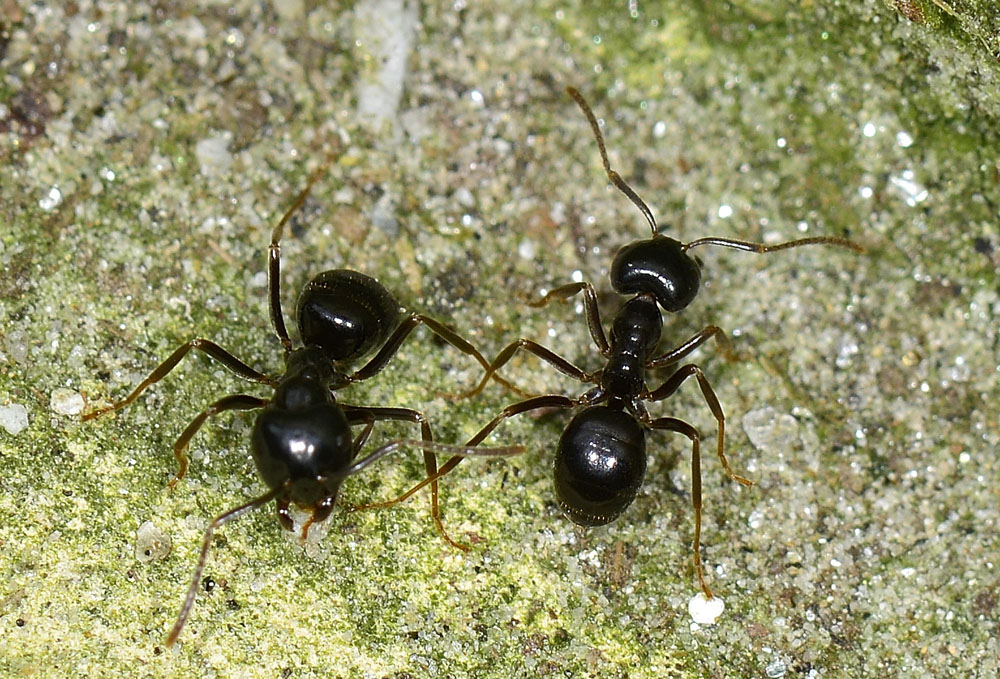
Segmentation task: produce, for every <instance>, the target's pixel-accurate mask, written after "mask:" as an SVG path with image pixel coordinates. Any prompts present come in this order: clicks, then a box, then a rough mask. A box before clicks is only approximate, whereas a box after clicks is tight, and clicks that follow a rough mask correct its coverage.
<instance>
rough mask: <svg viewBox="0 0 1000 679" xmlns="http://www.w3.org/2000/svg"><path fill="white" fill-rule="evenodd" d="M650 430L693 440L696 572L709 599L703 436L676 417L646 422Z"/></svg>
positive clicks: (692, 468)
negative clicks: (704, 559) (704, 544)
mask: <svg viewBox="0 0 1000 679" xmlns="http://www.w3.org/2000/svg"><path fill="white" fill-rule="evenodd" d="M646 425H647V426H648V427H649V428H650V429H659V430H665V431H674V432H677V433H678V434H683V435H684V436H687V437H688V438H689V439H691V506H692V507H693V508H694V571H695V573H696V574H697V575H698V582H699V584H701V591H703V592H704V593H705V596H706V597H708V598H709V599H711V598H712V590H711V589H709V588H708V583H706V582H705V567H704V565H703V564H702V561H701V450H700V444H699V442H700V440H701V436H699V434H698V430H697V429H695V428H694V427H692V426H691V425H690V424H688V423H687V422H685V421H683V420H678V419H677V418H674V417H658V418H656V419H655V420H652V421H649V422H646Z"/></svg>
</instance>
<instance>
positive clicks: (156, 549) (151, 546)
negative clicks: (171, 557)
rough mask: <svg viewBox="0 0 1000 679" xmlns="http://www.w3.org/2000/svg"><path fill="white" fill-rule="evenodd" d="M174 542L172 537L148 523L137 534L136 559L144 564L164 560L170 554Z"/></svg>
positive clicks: (140, 527)
mask: <svg viewBox="0 0 1000 679" xmlns="http://www.w3.org/2000/svg"><path fill="white" fill-rule="evenodd" d="M171 547H173V541H172V540H171V539H170V535H168V534H167V533H166V532H164V531H163V530H161V529H160V528H157V526H156V524H154V523H153V522H152V521H146V522H145V523H143V524H142V525H141V526H139V529H138V530H137V531H136V532H135V558H136V559H138V560H139V561H140V562H142V563H148V562H150V561H157V560H159V559H163V558H165V557H166V556H167V554H169V553H170V548H171Z"/></svg>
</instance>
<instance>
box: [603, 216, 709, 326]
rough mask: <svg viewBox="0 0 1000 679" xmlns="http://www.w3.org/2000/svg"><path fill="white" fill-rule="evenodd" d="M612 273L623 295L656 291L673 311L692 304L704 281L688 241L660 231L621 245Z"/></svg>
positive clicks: (656, 296)
mask: <svg viewBox="0 0 1000 679" xmlns="http://www.w3.org/2000/svg"><path fill="white" fill-rule="evenodd" d="M610 276H611V287H612V288H614V290H615V292H617V293H618V294H619V295H639V294H643V293H646V294H649V295H652V296H653V298H654V299H656V302H657V303H658V304H659V305H660V306H661V307H663V309H664V311H669V312H671V313H676V312H678V311H680V310H681V309H683V308H684V307H686V306H687V305H688V304H690V303H691V301H692V300H693V299H694V298H695V296H696V295H697V294H698V287H699V286H700V285H701V269H700V268H699V266H698V262H697V260H695V259H694V258H693V257H691V256H690V255H689V254H687V252H685V248H684V244H683V243H681V242H680V241H678V240H674V239H673V238H668V237H666V236H659V235H657V236H654V237H653V238H649V239H647V240H637V241H634V242H632V243H629V244H628V245H626V246H624V247H623V248H621V249H620V250H619V251H618V254H616V255H615V258H614V260H613V261H612V262H611V271H610Z"/></svg>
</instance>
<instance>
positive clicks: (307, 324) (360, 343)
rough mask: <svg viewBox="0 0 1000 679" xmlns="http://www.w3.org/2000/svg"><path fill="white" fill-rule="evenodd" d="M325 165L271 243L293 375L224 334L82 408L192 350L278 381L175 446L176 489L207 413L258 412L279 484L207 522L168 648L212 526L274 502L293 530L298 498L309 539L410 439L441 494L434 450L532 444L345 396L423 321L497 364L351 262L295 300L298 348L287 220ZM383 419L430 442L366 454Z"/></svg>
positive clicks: (261, 453)
mask: <svg viewBox="0 0 1000 679" xmlns="http://www.w3.org/2000/svg"><path fill="white" fill-rule="evenodd" d="M325 171H326V164H324V166H322V167H320V168H319V169H318V170H317V171H315V172H314V173H313V174H312V176H311V177H310V179H309V182H308V184H307V186H306V188H305V189H304V190H303V191H302V192H301V193H300V194H299V195H298V197H297V198H296V199H295V201H294V202H293V204H292V206H291V207H290V208H289V209H288V211H287V212H286V213H285V214H284V216H283V217H282V219H281V221H280V222H278V224H277V226H275V227H274V230H273V232H272V234H271V244H270V246H269V247H268V269H267V273H268V277H267V281H268V298H269V305H270V316H271V325H272V326H273V328H274V333H275V334H276V335H277V337H278V340H279V341H280V342H281V344H282V346H283V347H284V350H285V371H284V373H283V374H281V375H280V376H277V377H272V376H269V375H265V374H263V373H260V372H257V371H256V370H254V369H253V368H251V367H250V366H248V365H247V364H246V363H244V362H243V361H241V360H240V359H238V358H236V357H235V356H233V355H232V354H231V353H229V352H228V351H226V350H225V349H223V348H221V347H220V346H218V345H217V344H215V343H214V342H211V341H209V340H206V339H201V338H197V339H193V340H190V341H188V342H186V343H185V344H182V345H181V346H180V347H179V348H178V349H177V350H176V351H174V353H172V354H171V355H170V356H169V357H168V358H167V360H165V361H164V362H163V363H161V364H160V365H159V366H158V367H157V368H156V369H155V370H153V372H151V373H150V374H149V376H148V377H147V378H146V379H145V380H143V381H142V382H141V383H140V384H139V386H138V387H136V388H135V389H134V390H133V391H132V393H131V394H129V395H128V396H127V397H125V398H124V399H122V400H121V401H118V402H117V403H114V404H112V405H109V406H106V407H104V408H100V409H98V410H94V411H91V412H90V413H87V414H86V415H84V416H83V419H84V420H91V419H94V418H95V417H98V416H100V415H103V414H105V413H108V412H112V411H116V410H121V409H122V408H124V407H126V406H128V405H129V404H130V403H132V402H133V401H135V400H136V398H137V397H138V396H139V394H141V393H142V392H143V391H144V390H145V389H146V388H147V387H149V386H150V385H152V384H155V383H156V382H158V381H160V380H161V379H163V378H164V377H165V376H166V375H167V374H168V373H169V372H170V371H171V370H173V369H174V367H176V366H177V364H178V363H179V362H180V361H181V359H183V358H184V356H186V355H187V353H188V352H189V351H191V350H192V349H196V350H198V351H201V352H203V353H205V354H207V355H208V356H210V357H211V358H213V359H215V360H217V361H219V362H220V363H221V364H222V365H223V366H225V367H226V368H228V369H229V370H230V371H231V372H233V373H235V374H236V375H237V376H238V377H241V378H243V379H245V380H248V381H250V382H258V383H261V384H266V385H268V386H269V387H272V388H273V389H274V394H273V395H272V396H271V398H258V397H256V396H250V395H248V394H234V395H230V396H226V397H224V398H221V399H219V400H218V401H215V402H214V403H212V404H211V405H209V406H208V407H207V408H206V409H205V410H203V411H202V412H201V413H200V414H199V415H198V416H197V417H195V418H194V420H192V421H191V423H190V424H188V426H187V428H186V429H184V431H183V432H182V433H181V435H180V436H179V437H178V438H177V441H176V442H175V443H174V457H175V458H176V459H177V462H178V465H179V469H178V471H177V474H176V476H175V477H174V478H173V479H172V480H171V481H170V484H169V485H170V487H173V486H174V485H175V484H176V483H177V482H178V481H179V480H180V479H182V478H183V477H184V475H185V474H186V473H187V468H188V459H187V455H186V454H185V450H186V449H187V447H188V444H189V442H190V441H191V438H192V437H193V436H194V435H195V433H196V432H197V431H198V430H199V429H200V428H201V426H202V424H204V422H205V420H206V419H208V418H209V417H212V416H213V415H217V414H219V413H221V412H224V411H227V410H256V409H260V410H261V411H260V413H259V414H258V415H257V417H256V420H255V421H254V426H253V432H252V434H251V440H250V449H251V453H252V456H253V460H254V463H255V464H256V467H257V472H258V474H259V475H260V477H261V479H262V480H263V481H264V483H265V484H266V485H267V486H268V488H269V489H270V490H268V491H267V492H266V493H264V494H263V495H261V496H259V497H256V498H254V499H253V500H250V501H249V502H246V503H244V504H242V505H240V506H238V507H235V508H233V509H230V510H227V511H225V512H223V513H222V514H219V515H218V516H217V517H215V518H214V519H213V520H212V522H211V523H210V524H209V526H208V528H207V529H206V530H205V536H204V540H203V541H202V546H201V554H200V556H199V557H198V565H197V567H196V568H195V572H194V577H193V578H192V579H191V585H190V587H189V588H188V591H187V596H186V598H185V600H184V604H183V606H182V607H181V610H180V613H179V614H178V616H177V621H176V622H175V623H174V626H173V628H172V629H171V630H170V633H169V635H168V636H167V639H166V644H167V645H168V646H171V645H173V643H174V642H175V641H176V640H177V637H178V635H180V633H181V630H182V629H183V627H184V623H185V621H186V620H187V617H188V614H189V613H190V611H191V607H192V605H193V604H194V599H195V595H196V593H197V591H198V584H199V582H200V580H201V575H202V572H203V570H204V567H205V561H206V558H207V556H208V550H209V547H210V545H211V542H212V535H213V533H214V532H215V530H217V529H218V528H219V527H221V526H222V525H223V524H225V523H227V522H228V521H230V520H232V519H235V518H237V517H239V516H242V515H243V514H246V513H247V512H249V511H251V510H254V509H257V508H258V507H261V506H263V505H265V504H267V503H268V502H270V501H271V500H274V501H275V503H276V505H277V511H278V521H279V522H280V523H281V525H282V526H283V527H284V528H285V529H287V530H289V531H290V530H292V529H293V521H292V517H291V515H290V512H289V505H290V504H293V503H294V504H295V505H297V506H299V507H302V508H303V509H305V510H307V511H308V512H310V516H309V518H308V519H307V520H306V521H305V522H304V523H303V525H302V533H301V535H302V539H303V540H304V539H305V538H306V536H307V534H308V531H309V527H310V526H311V525H312V524H313V523H315V522H318V521H322V520H324V519H325V518H327V516H329V514H330V512H331V511H332V510H333V506H334V503H335V501H336V499H337V493H338V491H339V489H340V484H341V483H342V482H343V481H344V480H345V479H346V478H348V477H349V476H353V475H355V474H357V473H358V472H360V471H361V470H363V469H365V468H366V467H368V466H369V465H371V464H372V463H374V462H376V461H377V460H380V459H381V458H383V457H385V456H386V455H389V454H391V453H393V452H395V451H397V450H399V449H400V448H402V447H404V446H415V447H419V448H422V449H423V450H424V462H425V466H426V468H427V475H428V477H431V484H432V485H433V486H434V487H435V490H434V491H433V492H434V495H435V498H436V485H437V479H436V476H435V474H436V467H437V464H436V458H435V456H434V452H435V451H436V452H439V453H442V452H443V453H450V454H461V455H463V456H466V455H477V456H501V455H515V454H518V453H520V452H523V448H521V447H516V446H515V447H506V448H479V449H477V448H473V447H471V446H449V445H445V444H440V443H436V442H434V441H433V437H432V435H431V427H430V424H429V422H428V421H427V418H426V417H425V416H424V415H423V414H422V413H421V412H420V411H418V410H412V409H410V408H386V407H374V406H355V405H347V404H344V403H338V402H337V400H336V398H335V396H334V392H335V391H337V390H338V389H342V388H343V387H346V386H347V385H349V384H353V383H355V382H361V381H362V380H366V379H368V378H370V377H373V376H374V375H376V374H377V373H379V372H380V371H381V370H382V369H383V368H384V367H385V366H386V364H387V363H388V362H389V360H390V359H391V358H392V357H393V356H394V355H395V354H396V352H397V351H398V349H399V347H400V345H401V344H402V343H403V341H404V340H405V339H406V338H407V336H409V334H410V333H411V332H412V331H413V330H414V329H415V328H416V327H417V326H420V325H425V326H427V327H428V328H429V329H430V330H431V331H432V332H433V333H434V334H435V335H437V336H438V337H440V338H441V339H442V340H444V341H445V342H447V343H448V344H450V345H451V346H453V347H455V348H456V349H458V350H459V351H462V352H464V353H466V354H469V355H470V356H473V357H474V358H475V359H476V360H477V361H478V362H479V363H480V365H482V366H483V368H484V369H486V370H488V369H489V363H487V361H486V359H485V358H484V357H483V356H482V355H481V354H480V353H479V351H478V350H477V349H476V348H475V347H474V346H473V345H472V344H471V343H469V342H468V341H467V340H465V339H463V338H462V337H461V336H459V335H458V334H457V333H456V332H455V331H453V330H451V329H450V328H448V327H446V326H444V325H442V324H441V323H440V322H438V321H436V320H434V319H433V318H429V317H427V316H423V315H420V314H416V313H411V314H409V315H407V316H405V317H402V318H401V307H400V305H399V303H398V302H397V301H396V300H395V298H394V297H393V296H392V294H391V293H390V292H389V291H388V290H386V289H385V287H383V286H382V285H381V284H380V283H379V282H378V281H376V280H375V279H374V278H371V277H370V276H366V275H365V274H362V273H358V272H357V271H351V270H349V269H336V270H332V271H324V272H322V273H320V274H318V275H317V276H315V277H314V278H313V279H312V280H310V281H309V282H308V283H307V284H306V286H305V288H304V289H303V291H302V293H301V295H300V296H299V300H298V305H297V318H298V328H299V336H300V338H301V341H302V345H303V346H301V347H300V348H298V349H296V348H294V347H293V344H292V340H291V338H290V337H289V336H288V331H287V330H286V329H285V322H284V318H283V315H282V311H281V300H280V294H279V292H280V246H279V242H280V240H281V236H282V232H283V230H284V227H285V224H286V223H287V222H288V221H289V219H291V217H292V215H293V214H294V213H295V212H296V211H297V210H298V209H299V208H301V207H302V205H303V203H305V201H306V198H307V196H308V195H309V192H310V191H311V189H312V187H313V185H314V184H315V183H316V181H317V180H318V179H319V178H320V177H321V176H322V175H323V173H324V172H325ZM377 347H381V348H380V349H379V351H378V353H376V355H375V356H374V357H373V358H372V359H371V360H369V361H368V362H367V363H366V364H365V365H364V366H363V367H362V368H360V369H359V370H356V371H355V372H353V373H349V372H347V371H346V366H347V364H349V363H350V362H352V361H355V360H358V359H360V358H361V357H363V356H365V355H367V354H369V353H371V352H372V351H373V350H375V348H377ZM384 420H398V421H407V422H414V423H417V424H419V425H420V433H421V440H420V441H412V440H398V441H393V442H391V443H387V444H385V445H383V446H381V447H379V448H377V449H376V450H375V451H374V452H372V453H369V454H368V455H367V456H365V457H363V458H361V459H356V458H357V455H358V453H359V452H360V450H361V448H362V447H363V446H364V445H365V443H366V442H367V440H368V438H369V436H370V435H371V433H372V430H373V428H374V426H375V423H376V422H378V421H384ZM356 425H364V428H363V429H362V430H361V432H360V433H359V434H358V435H357V436H354V434H353V433H352V431H351V427H352V426H356ZM434 506H435V511H434V521H435V524H436V526H437V528H438V531H439V532H440V533H441V535H442V536H443V537H444V538H445V539H446V540H448V542H450V543H451V544H452V545H454V546H456V547H458V548H460V549H463V550H467V549H468V547H467V546H465V545H463V544H461V543H457V542H455V541H454V540H452V539H451V538H450V537H449V536H448V534H447V533H446V532H445V531H444V527H443V526H442V524H441V520H440V517H439V515H438V512H437V502H436V500H435V503H434Z"/></svg>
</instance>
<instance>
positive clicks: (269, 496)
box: [166, 439, 524, 647]
mask: <svg viewBox="0 0 1000 679" xmlns="http://www.w3.org/2000/svg"><path fill="white" fill-rule="evenodd" d="M403 448H423V449H424V450H430V451H433V452H437V453H447V454H450V455H461V456H463V457H469V456H474V457H509V456H513V455H520V454H521V453H523V452H524V446H503V447H499V448H475V447H470V446H453V445H449V444H447V443H438V442H436V441H417V440H412V439H402V440H399V441H391V442H389V443H387V444H385V445H384V446H382V447H381V448H379V449H377V450H376V451H375V452H373V453H371V454H370V455H368V456H367V457H364V458H362V459H361V460H359V461H357V462H355V463H354V464H352V465H351V466H349V467H346V468H344V469H341V470H339V471H338V472H336V473H333V474H327V475H324V476H322V477H319V478H318V479H317V480H318V481H319V482H320V483H323V484H326V483H330V482H339V481H343V480H344V479H346V478H347V477H349V476H354V475H355V474H357V473H358V472H360V471H361V470H362V469H364V468H365V467H368V466H369V465H370V464H372V463H373V462H376V461H378V460H380V459H382V458H383V457H385V456H386V455H390V454H392V453H395V452H396V451H398V450H401V449H403ZM291 486H292V479H288V480H286V481H284V482H283V483H281V484H280V485H279V486H277V487H276V488H274V489H272V490H269V491H268V492H266V493H264V494H263V495H261V496H259V497H256V498H254V499H253V500H250V501H249V502H247V503H245V504H242V505H240V506H239V507H234V508H233V509H229V510H226V511H225V512H223V513H222V514H219V515H218V516H217V517H215V518H214V519H212V523H210V524H208V528H206V529H205V537H204V538H203V539H202V542H201V554H200V555H199V556H198V565H197V566H195V569H194V577H192V578H191V584H190V585H189V586H188V591H187V596H186V597H184V605H182V606H181V612H180V613H178V614H177V621H176V622H175V623H174V626H173V627H172V628H171V629H170V634H168V635H167V640H166V644H167V646H168V647H170V646H173V645H174V642H176V641H177V637H179V636H180V634H181V630H182V629H184V624H185V623H186V622H187V619H188V614H189V613H190V612H191V608H192V607H193V606H194V600H195V598H196V597H197V596H198V585H199V584H200V583H201V576H202V573H204V572H205V561H206V560H207V559H208V550H209V548H210V547H211V545H212V537H213V536H214V535H215V531H216V530H217V529H219V528H220V527H222V525H223V524H225V523H228V522H229V521H232V520H233V519H236V518H239V517H241V516H243V515H244V514H247V513H248V512H252V511H253V510H255V509H257V508H258V507H262V506H264V505H266V504H267V503H268V502H270V501H271V500H274V499H276V498H278V497H279V496H281V495H282V494H284V493H287V492H288V489H289V488H291ZM312 521H313V520H312V518H310V519H309V521H308V523H307V524H306V525H305V526H304V527H303V537H305V532H306V531H307V530H308V528H309V526H310V525H312Z"/></svg>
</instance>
